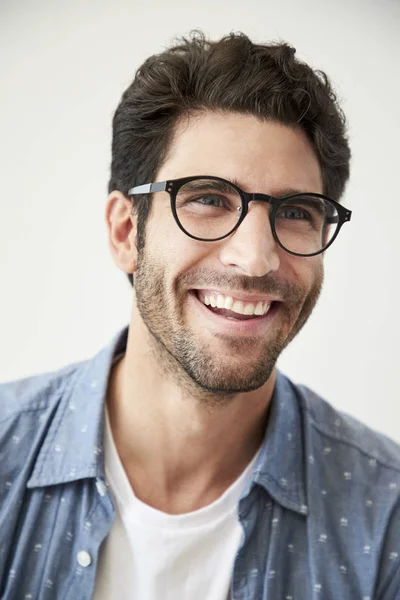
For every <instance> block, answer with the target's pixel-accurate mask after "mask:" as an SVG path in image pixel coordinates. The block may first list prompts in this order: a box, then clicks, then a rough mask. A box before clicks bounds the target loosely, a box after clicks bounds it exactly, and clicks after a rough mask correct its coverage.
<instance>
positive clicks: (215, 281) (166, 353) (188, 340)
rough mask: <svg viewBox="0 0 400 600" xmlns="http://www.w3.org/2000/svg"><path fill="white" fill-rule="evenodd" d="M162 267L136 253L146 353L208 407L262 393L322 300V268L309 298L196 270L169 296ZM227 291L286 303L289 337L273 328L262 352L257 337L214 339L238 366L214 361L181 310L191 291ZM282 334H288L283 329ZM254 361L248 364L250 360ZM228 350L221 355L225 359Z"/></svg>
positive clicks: (289, 288) (273, 282) (272, 284)
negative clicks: (269, 296)
mask: <svg viewBox="0 0 400 600" xmlns="http://www.w3.org/2000/svg"><path fill="white" fill-rule="evenodd" d="M164 274H165V267H164V265H163V264H160V263H159V262H157V260H156V259H155V258H153V257H151V256H150V255H149V254H148V253H147V251H146V249H145V248H142V249H141V250H140V251H139V253H138V262H137V270H136V273H135V278H134V280H135V284H134V285H135V291H136V303H137V308H138V311H139V313H140V316H141V318H142V321H143V323H144V324H145V326H146V327H147V329H148V332H149V342H150V349H151V353H152V355H153V358H154V361H155V364H156V365H157V368H158V369H159V370H160V371H161V372H162V374H163V375H165V376H166V377H168V378H172V379H173V380H174V381H176V382H177V383H178V385H180V386H181V387H183V388H185V389H187V390H188V392H189V393H190V394H191V395H192V396H195V397H198V398H199V399H200V400H202V401H204V402H207V403H208V404H215V403H217V404H221V402H222V401H223V399H225V400H226V401H228V400H229V399H230V398H232V397H234V396H235V395H236V394H238V393H243V392H250V391H253V390H256V389H258V388H260V387H261V386H262V385H264V384H265V383H266V381H267V380H268V379H269V377H270V375H271V373H272V371H273V369H274V367H275V364H276V361H277V359H278V357H279V355H280V354H281V352H282V350H283V349H284V348H285V347H286V346H287V345H288V344H289V343H290V341H292V339H293V338H294V337H295V336H296V335H297V334H298V333H299V331H300V330H301V329H302V327H303V325H304V324H305V323H306V321H307V319H308V317H309V316H310V314H311V312H312V310H313V308H314V306H315V304H316V302H317V300H318V297H319V295H320V291H321V288H322V281H323V272H322V267H321V269H320V270H319V271H318V274H317V276H316V280H315V283H314V285H313V287H312V289H311V290H308V293H305V292H304V290H301V289H299V287H298V286H295V285H293V284H291V283H289V282H285V281H282V280H280V279H278V278H277V277H276V276H275V275H267V276H265V277H264V278H250V277H239V276H235V277H232V276H231V275H229V276H226V275H222V274H216V273H212V272H210V271H208V270H203V269H197V270H195V271H191V272H188V273H185V274H183V275H181V276H179V277H178V278H177V279H176V280H175V282H174V285H173V288H172V289H171V290H170V291H169V290H168V289H167V286H166V281H165V275H164ZM194 286H196V287H199V286H201V287H203V288H208V289H210V288H211V289H212V288H213V287H216V288H218V287H225V288H229V287H231V288H235V289H242V290H243V291H253V292H258V293H264V294H267V293H272V294H276V295H277V296H278V297H280V298H282V299H283V300H284V303H283V304H282V305H281V306H280V310H281V311H282V318H283V320H284V322H285V323H289V324H291V325H292V326H291V329H290V333H289V334H287V333H285V331H284V330H283V328H281V329H277V330H276V333H275V336H274V339H273V340H269V341H268V342H266V343H265V346H264V347H263V348H262V349H261V350H260V340H259V339H258V338H249V337H246V338H240V337H238V338H234V337H233V336H223V335H218V336H216V337H218V338H220V339H221V341H222V342H223V347H224V348H227V349H229V348H230V349H232V352H234V354H235V355H236V356H238V357H243V360H241V359H240V358H238V360H237V361H233V363H234V364H232V361H230V362H229V360H228V361H225V362H224V360H223V355H221V353H219V354H218V356H217V357H215V356H214V354H213V352H212V350H211V348H210V347H208V346H207V345H206V344H205V343H204V342H202V341H201V340H200V339H199V338H198V337H197V336H196V335H195V334H194V332H193V331H192V330H191V329H190V327H189V326H188V325H187V324H186V323H185V319H184V307H185V305H186V306H187V292H188V290H189V289H191V287H194ZM285 329H286V332H287V328H285ZM255 348H257V349H258V350H257V353H258V356H257V357H255V360H248V359H247V360H246V358H247V357H250V356H251V355H252V354H253V355H254V351H255ZM227 352H229V350H226V351H225V355H226V354H227Z"/></svg>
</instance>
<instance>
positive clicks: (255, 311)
mask: <svg viewBox="0 0 400 600" xmlns="http://www.w3.org/2000/svg"><path fill="white" fill-rule="evenodd" d="M194 293H195V296H196V297H197V299H198V300H199V301H200V302H201V303H202V304H204V306H205V307H206V308H208V310H210V311H211V312H213V313H214V314H217V315H220V316H221V317H225V318H226V319H231V320H234V321H248V320H249V319H257V320H259V319H263V318H264V317H265V316H266V315H267V314H268V313H269V312H270V311H271V310H272V309H273V308H274V307H275V305H276V304H277V302H275V301H267V300H265V301H262V300H258V301H254V302H249V301H244V300H240V299H236V298H233V297H232V296H225V295H224V294H220V293H218V292H203V291H202V290H194Z"/></svg>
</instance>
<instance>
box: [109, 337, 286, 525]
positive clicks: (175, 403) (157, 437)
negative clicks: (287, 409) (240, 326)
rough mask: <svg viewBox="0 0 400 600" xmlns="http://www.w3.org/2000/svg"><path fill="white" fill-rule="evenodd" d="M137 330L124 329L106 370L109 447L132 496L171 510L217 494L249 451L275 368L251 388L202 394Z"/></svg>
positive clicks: (256, 441) (257, 438)
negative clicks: (119, 349) (122, 344)
mask: <svg viewBox="0 0 400 600" xmlns="http://www.w3.org/2000/svg"><path fill="white" fill-rule="evenodd" d="M140 329H142V328H141V327H139V331H138V329H137V328H135V333H132V331H133V327H131V328H130V332H129V335H128V343H127V349H126V354H125V356H124V358H123V359H122V360H121V361H120V362H119V363H118V364H117V365H116V366H115V367H114V369H113V370H112V373H111V378H110V385H109V392H108V399H107V402H108V410H109V416H110V424H111V429H112V433H113V437H114V441H115V445H116V447H117V451H118V454H119V456H120V459H121V462H122V464H123V466H124V469H125V471H126V474H127V476H128V479H129V481H130V483H131V485H132V488H133V489H134V492H135V495H136V496H137V497H138V498H139V499H141V500H142V501H143V502H146V503H147V504H149V505H151V506H153V507H155V508H158V509H159V510H162V511H164V512H168V513H171V514H179V513H184V512H190V511H192V510H196V509H199V508H201V507H202V506H205V505H207V504H209V503H210V502H212V501H214V500H216V499H217V498H218V497H219V496H220V495H221V494H222V493H223V492H224V491H225V490H226V489H227V488H228V487H229V486H230V485H231V484H232V483H233V482H234V481H235V479H237V477H239V475H240V474H241V473H242V471H243V470H244V469H245V468H246V466H247V465H248V463H249V462H250V461H251V460H252V458H253V457H254V455H255V454H256V452H257V450H258V449H259V447H260V445H261V443H262V440H263V437H264V434H265V428H266V423H267V416H268V408H269V404H270V400H271V397H272V392H273V387H274V384H275V371H273V372H272V374H271V376H270V377H269V379H268V381H267V382H266V384H265V385H264V386H262V388H260V389H258V390H256V391H253V392H247V393H241V394H236V395H234V396H232V395H231V396H220V395H212V394H210V393H209V392H207V393H205V394H201V393H200V391H199V389H198V388H196V386H194V384H189V385H186V383H187V377H186V375H185V374H183V373H180V371H179V369H180V367H179V365H177V364H176V365H175V369H174V370H172V369H171V366H172V365H171V364H169V366H167V367H166V362H165V361H162V362H161V361H160V355H158V356H156V354H155V352H154V351H152V350H151V346H152V342H150V339H149V336H150V334H149V332H148V331H147V329H146V330H144V329H142V331H140ZM168 360H169V362H170V363H171V361H172V358H171V357H170V358H169V359H168ZM177 374H179V375H178V376H177ZM185 382H186V383H185Z"/></svg>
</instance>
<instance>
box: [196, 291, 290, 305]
mask: <svg viewBox="0 0 400 600" xmlns="http://www.w3.org/2000/svg"><path fill="white" fill-rule="evenodd" d="M193 291H194V292H196V293H197V294H199V293H202V294H207V293H208V294H211V293H214V294H222V295H223V296H232V298H234V299H235V300H241V301H242V302H253V303H255V304H256V303H257V302H260V301H261V302H281V300H280V299H279V298H275V297H271V296H267V295H263V294H246V293H244V292H243V291H239V290H219V289H217V288H193Z"/></svg>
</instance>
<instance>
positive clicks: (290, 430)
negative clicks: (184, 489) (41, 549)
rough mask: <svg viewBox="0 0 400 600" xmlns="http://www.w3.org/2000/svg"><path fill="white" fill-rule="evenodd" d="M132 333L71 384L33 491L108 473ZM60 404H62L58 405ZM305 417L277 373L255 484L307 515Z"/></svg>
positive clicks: (56, 416) (125, 332) (81, 370)
mask: <svg viewBox="0 0 400 600" xmlns="http://www.w3.org/2000/svg"><path fill="white" fill-rule="evenodd" d="M127 337H128V328H126V329H124V330H123V331H122V332H121V333H119V334H118V335H117V336H116V337H115V338H114V339H113V340H112V342H111V344H109V345H108V346H107V347H106V348H104V349H103V350H102V351H101V352H99V354H97V355H96V356H95V357H94V358H93V359H91V360H89V361H87V362H85V363H82V364H81V365H79V366H78V367H77V368H76V370H75V371H74V375H73V376H72V377H71V379H70V380H69V381H68V382H67V383H66V385H65V387H64V389H63V392H62V395H61V398H60V399H59V402H58V403H57V406H56V408H55V412H54V415H53V417H52V418H51V420H50V423H49V428H48V429H47V434H46V437H45V440H44V442H43V444H42V446H41V449H40V451H39V454H38V457H37V460H36V463H35V467H34V469H33V472H32V476H31V478H30V480H29V481H28V484H27V485H28V487H29V488H33V487H41V486H48V485H56V484H61V483H67V482H70V481H76V480H78V479H85V478H88V477H89V478H90V477H96V478H100V479H103V480H104V479H105V473H104V456H103V452H104V448H103V443H104V442H103V440H104V402H105V398H106V396H107V386H108V379H109V374H110V370H111V367H112V362H113V358H114V356H116V355H118V354H120V353H123V352H124V351H125V348H126V342H127ZM57 400H58V399H57ZM302 429H303V428H302V417H301V413H300V407H299V403H298V400H297V396H296V391H295V389H294V386H293V384H292V383H291V382H290V381H289V380H288V379H287V378H286V377H285V376H284V375H282V374H281V373H279V372H278V373H277V378H276V383H275V388H274V393H273V397H272V401H271V409H270V414H269V418H268V425H267V429H266V435H265V439H264V442H263V444H262V447H261V450H260V453H259V456H258V458H257V462H256V464H255V467H254V470H253V475H252V478H251V479H250V480H249V483H248V485H247V488H246V490H245V491H244V494H243V495H246V494H247V493H248V492H249V491H250V489H251V487H252V486H253V485H254V484H255V483H257V484H259V485H260V486H262V487H263V488H264V489H265V490H266V491H267V493H268V494H269V495H270V496H271V497H272V498H274V500H276V501H277V502H278V503H280V504H282V505H283V506H285V507H286V508H289V509H291V510H294V511H296V512H299V513H301V514H307V512H308V509H307V503H306V494H305V483H304V481H305V459H304V449H303V436H302Z"/></svg>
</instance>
